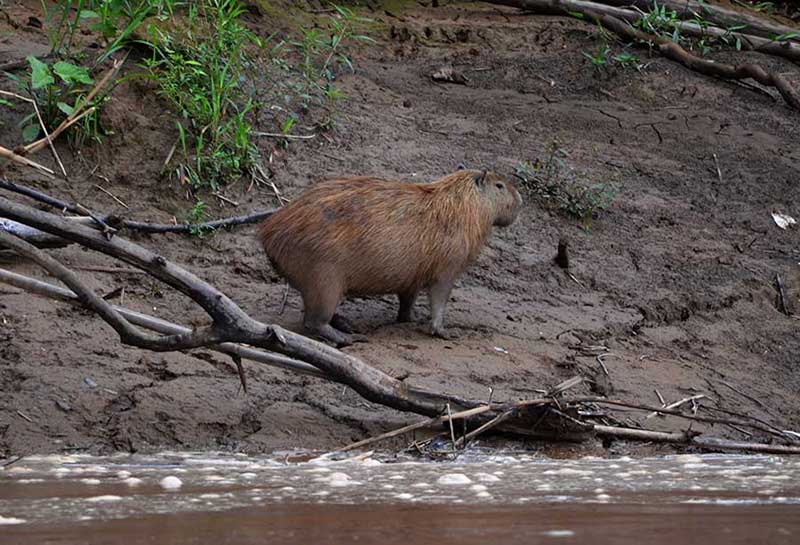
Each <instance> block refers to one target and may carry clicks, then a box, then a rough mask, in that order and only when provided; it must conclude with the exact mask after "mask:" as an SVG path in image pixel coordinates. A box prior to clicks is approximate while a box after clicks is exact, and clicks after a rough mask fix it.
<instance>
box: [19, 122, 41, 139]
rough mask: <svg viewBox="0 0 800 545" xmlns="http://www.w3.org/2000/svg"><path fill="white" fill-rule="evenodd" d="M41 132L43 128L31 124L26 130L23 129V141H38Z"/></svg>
mask: <svg viewBox="0 0 800 545" xmlns="http://www.w3.org/2000/svg"><path fill="white" fill-rule="evenodd" d="M40 130H41V127H39V125H38V124H36V123H31V124H30V125H28V126H27V127H25V128H24V129H22V139H23V140H25V142H33V141H34V140H36V137H37V136H39V131H40Z"/></svg>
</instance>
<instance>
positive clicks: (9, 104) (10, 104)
mask: <svg viewBox="0 0 800 545" xmlns="http://www.w3.org/2000/svg"><path fill="white" fill-rule="evenodd" d="M0 105H2V106H8V107H9V108H11V109H12V110H14V109H16V107H15V106H14V105H13V104H12V103H10V102H9V101H7V100H6V99H4V98H0Z"/></svg>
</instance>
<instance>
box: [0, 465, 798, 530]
mask: <svg viewBox="0 0 800 545" xmlns="http://www.w3.org/2000/svg"><path fill="white" fill-rule="evenodd" d="M297 459H303V458H297V457H290V456H287V455H286V454H283V455H280V454H276V455H274V456H268V457H250V456H244V455H236V454H210V453H162V454H158V455H149V456H145V455H133V456H127V455H126V456H113V457H102V458H101V457H90V456H82V455H75V456H34V457H28V458H24V459H22V460H19V461H17V462H15V463H13V464H11V465H10V466H8V467H6V468H5V469H4V470H2V471H0V545H7V544H9V545H11V544H13V545H27V544H100V543H102V544H109V545H112V544H113V545H137V544H173V543H174V544H210V545H217V544H251V543H252V544H261V543H269V544H289V543H292V544H294V543H304V544H335V545H339V544H351V543H378V544H381V545H393V544H403V545H408V544H417V543H419V544H427V543H433V544H437V545H438V544H449V543H453V544H461V545H471V544H482V545H483V544H487V543H489V544H493V545H494V544H530V543H547V544H550V543H552V544H565V545H566V544H605V543H609V544H610V543H613V544H637V545H638V544H660V543H664V544H667V543H668V544H670V545H673V544H702V545H717V544H719V545H723V544H724V545H731V544H738V543H742V544H762V543H764V544H784V543H785V544H800V458H781V457H774V456H730V455H703V456H699V455H682V456H667V457H660V458H644V459H631V458H608V459H605V458H603V459H601V458H581V459H576V460H554V459H550V458H544V457H540V456H536V455H532V454H530V453H507V454H503V455H498V454H496V453H488V452H481V451H475V452H470V453H467V454H464V455H462V456H460V457H459V459H458V460H457V461H448V462H420V461H415V460H412V459H398V458H394V457H390V456H385V457H381V456H380V455H379V454H375V455H372V456H357V457H356V459H353V458H350V459H346V460H333V459H331V458H328V457H322V458H316V459H311V460H308V461H302V462H295V461H293V460H297Z"/></svg>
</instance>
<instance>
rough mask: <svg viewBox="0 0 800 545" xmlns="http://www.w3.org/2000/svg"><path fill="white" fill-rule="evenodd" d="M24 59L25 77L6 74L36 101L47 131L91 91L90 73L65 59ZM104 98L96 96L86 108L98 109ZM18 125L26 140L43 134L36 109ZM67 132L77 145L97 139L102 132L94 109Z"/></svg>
mask: <svg viewBox="0 0 800 545" xmlns="http://www.w3.org/2000/svg"><path fill="white" fill-rule="evenodd" d="M27 60H28V64H29V66H30V72H29V73H28V75H27V77H20V76H17V75H14V74H10V73H6V76H7V77H9V78H10V79H11V80H12V81H14V82H15V83H16V84H17V88H18V89H19V93H20V94H21V95H27V96H28V97H30V98H31V99H33V100H34V101H35V102H36V106H37V107H38V109H39V112H40V114H41V116H42V121H43V122H44V125H45V127H47V130H48V132H49V131H52V130H53V129H55V128H56V127H57V126H58V125H59V124H61V122H62V121H64V119H65V118H66V117H67V116H69V115H71V114H72V113H73V111H74V110H75V108H77V107H78V105H79V104H80V102H82V101H83V99H84V97H86V95H87V93H88V92H89V91H91V89H92V86H93V84H94V81H93V80H92V78H91V76H89V71H88V70H87V69H86V68H84V67H82V66H78V65H75V64H72V63H69V62H65V61H56V62H53V63H52V64H47V63H45V62H43V61H41V60H39V59H37V58H36V57H28V59H27ZM104 101H105V95H99V96H95V97H94V98H93V99H92V100H91V101H90V103H89V107H91V106H94V107H95V108H99V107H100V106H101V104H102V103H103V102H104ZM20 127H22V138H23V140H24V141H25V142H32V141H34V140H36V139H37V138H39V137H40V136H44V135H42V134H40V133H41V125H40V124H39V120H38V119H37V117H36V112H35V111H34V112H31V113H30V114H28V115H26V116H25V117H24V118H23V119H22V121H20ZM67 134H68V135H69V136H70V137H71V138H72V142H73V144H76V145H78V144H80V143H82V142H83V141H85V140H95V141H99V140H100V138H101V136H102V134H103V132H102V130H101V128H100V126H99V121H98V114H97V109H95V111H94V112H92V113H90V114H88V115H86V116H85V117H84V118H83V119H82V120H81V122H79V123H76V124H75V125H73V126H72V127H70V129H69V130H68V132H67Z"/></svg>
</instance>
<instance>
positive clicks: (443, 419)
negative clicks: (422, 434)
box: [333, 405, 491, 452]
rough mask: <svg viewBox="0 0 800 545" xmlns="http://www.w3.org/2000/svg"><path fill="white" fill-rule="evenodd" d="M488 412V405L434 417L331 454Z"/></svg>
mask: <svg viewBox="0 0 800 545" xmlns="http://www.w3.org/2000/svg"><path fill="white" fill-rule="evenodd" d="M489 410H491V407H490V406H489V405H483V406H480V407H475V408H474V409H468V410H466V411H461V412H457V413H452V414H449V415H443V416H435V417H433V418H430V419H428V420H423V421H422V422H417V423H416V424H409V425H408V426H404V427H402V428H399V429H396V430H393V431H389V432H386V433H382V434H381V435H376V436H375V437H370V438H368V439H364V440H363V441H358V442H356V443H352V444H350V445H347V446H346V447H342V448H340V449H337V450H335V451H333V452H347V451H348V450H353V449H357V448H361V447H365V446H367V445H371V444H373V443H377V442H379V441H383V440H384V439H390V438H392V437H397V436H398V435H403V434H404V433H408V432H410V431H414V430H418V429H421V428H427V427H430V426H433V425H436V424H441V423H442V422H447V421H448V420H450V421H452V419H453V418H468V417H470V416H475V415H478V414H481V413H485V412H487V411H489Z"/></svg>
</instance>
